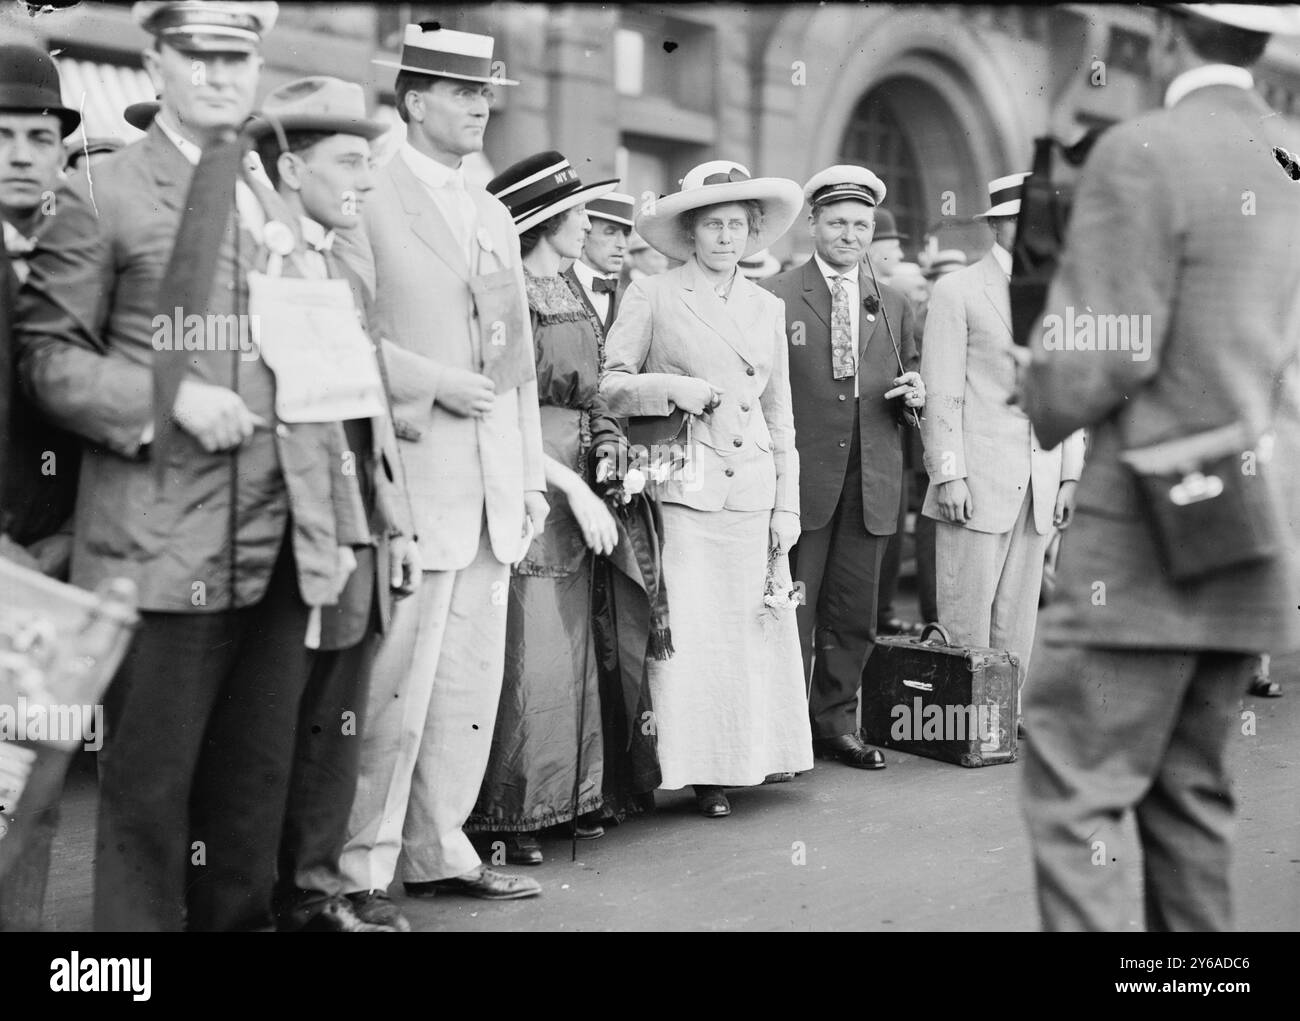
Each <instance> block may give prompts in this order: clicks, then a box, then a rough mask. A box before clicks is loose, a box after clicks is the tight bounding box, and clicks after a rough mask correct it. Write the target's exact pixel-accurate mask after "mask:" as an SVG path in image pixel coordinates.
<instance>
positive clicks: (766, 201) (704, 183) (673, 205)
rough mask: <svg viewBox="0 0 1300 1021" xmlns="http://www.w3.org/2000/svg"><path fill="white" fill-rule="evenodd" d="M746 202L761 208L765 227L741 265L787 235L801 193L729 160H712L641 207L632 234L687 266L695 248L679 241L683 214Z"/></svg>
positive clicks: (749, 244) (755, 234) (792, 185)
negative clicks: (675, 187) (679, 185)
mask: <svg viewBox="0 0 1300 1021" xmlns="http://www.w3.org/2000/svg"><path fill="white" fill-rule="evenodd" d="M749 201H753V202H757V203H759V205H760V206H761V207H762V210H763V222H762V223H761V224H760V226H759V229H758V230H757V231H755V232H752V233H751V234H750V235H749V240H748V241H747V242H746V244H745V250H744V251H743V252H741V258H742V259H743V258H745V257H746V256H749V255H753V254H754V253H755V252H759V251H762V250H763V249H764V248H769V247H771V245H772V243H773V242H774V241H776V240H777V239H778V238H779V237H781V235H782V234H784V233H785V232H786V231H788V230H789V229H790V226H791V225H792V224H793V223H794V221H795V218H796V217H798V215H799V210H800V209H802V208H803V189H802V188H801V187H800V186H799V185H798V184H797V183H796V182H795V181H791V180H789V179H788V178H785V177H750V176H749V170H748V169H746V168H745V167H744V166H742V165H741V164H739V163H734V162H732V161H731V160H710V161H709V162H708V163H701V164H700V165H699V166H698V167H695V168H693V169H692V170H690V171H689V172H688V173H687V175H686V176H685V177H683V178H682V189H681V191H677V192H673V194H671V195H664V196H662V197H660V198H658V199H655V200H654V201H653V202H647V203H645V204H644V205H643V206H642V207H641V211H640V212H639V213H638V214H637V217H636V231H637V233H638V234H640V235H641V237H643V238H644V239H645V240H646V243H647V244H648V245H650V247H651V248H653V249H655V250H656V251H658V252H662V253H663V254H664V255H666V256H668V258H670V259H677V260H678V261H680V262H686V261H687V260H688V259H690V257H691V255H692V253H693V252H694V246H693V245H692V244H691V242H690V241H689V240H688V239H687V238H686V237H684V236H683V235H682V231H681V225H680V222H679V221H680V218H681V215H682V214H683V213H687V212H689V211H691V210H692V209H703V208H705V207H706V206H716V205H721V204H723V203H726V202H749Z"/></svg>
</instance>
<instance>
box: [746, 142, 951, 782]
mask: <svg viewBox="0 0 1300 1021" xmlns="http://www.w3.org/2000/svg"><path fill="white" fill-rule="evenodd" d="M884 197H885V185H884V183H883V182H882V181H881V180H880V178H878V177H877V176H876V175H875V174H873V173H872V172H871V171H870V170H867V169H866V168H864V167H854V166H835V167H830V168H829V169H827V170H823V171H822V172H821V173H819V174H817V175H815V176H814V177H813V178H812V180H810V181H809V182H808V183H807V184H806V185H805V186H804V198H805V199H806V200H807V201H808V204H809V205H810V206H811V210H812V211H811V212H810V214H809V217H808V222H809V232H810V234H811V235H812V238H813V241H814V244H815V246H816V252H815V253H814V254H813V257H812V258H811V259H809V260H808V261H807V262H806V263H804V264H803V265H802V266H796V267H794V268H793V269H790V270H787V271H786V272H784V273H780V274H778V275H777V276H774V277H771V278H770V279H768V280H764V281H763V282H762V284H761V285H760V286H762V287H765V288H767V289H768V290H770V291H771V292H772V293H773V294H775V295H776V296H777V297H779V298H781V299H782V300H783V301H784V302H785V315H786V334H787V339H788V341H789V344H790V392H791V396H792V399H793V401H794V421H795V444H796V446H797V448H798V450H799V462H800V465H801V466H802V472H801V476H800V482H799V506H800V517H801V521H800V523H801V526H802V529H803V532H802V535H801V537H800V539H799V542H798V543H797V544H796V545H795V547H794V549H793V550H792V551H791V554H790V566H791V570H792V571H793V573H794V580H795V584H796V585H797V586H802V589H803V596H804V604H803V605H801V606H800V607H799V609H798V611H797V617H798V622H799V641H800V644H801V646H802V648H803V656H804V668H805V671H806V673H807V675H808V677H809V682H810V684H811V692H810V695H809V705H808V709H809V713H810V715H811V717H812V732H813V748H814V751H816V753H817V754H818V755H820V756H822V757H823V758H831V759H835V760H837V761H840V762H843V763H845V764H846V765H849V766H854V767H856V768H858V769H883V768H884V767H885V759H884V756H883V755H881V754H880V752H879V751H876V750H875V749H869V748H867V747H866V746H864V745H863V744H862V741H861V740H860V738H859V737H858V724H857V709H858V689H859V686H860V685H861V680H862V669H863V667H864V666H865V665H866V662H867V657H868V656H869V655H870V654H871V650H872V648H873V647H874V643H875V639H876V632H875V626H876V599H877V595H878V582H877V579H878V578H879V576H880V564H881V558H882V557H883V556H884V552H885V544H886V542H887V541H888V539H889V536H891V535H893V534H894V532H895V530H896V529H897V527H898V508H899V502H900V500H901V499H902V482H903V428H904V426H903V424H902V422H903V408H902V405H906V407H908V408H921V407H924V405H925V387H924V384H923V383H922V382H921V376H920V373H919V372H917V371H916V369H917V366H918V364H919V359H918V356H917V353H916V344H915V342H914V340H913V335H912V333H913V328H912V310H911V307H910V306H909V304H908V302H907V299H906V298H904V297H903V295H902V294H900V293H899V292H898V291H895V290H893V289H892V288H890V287H887V286H883V285H882V286H881V288H880V297H879V298H877V296H876V290H875V287H874V286H873V284H872V278H871V276H870V275H869V274H868V273H867V271H866V270H865V269H864V268H863V265H862V260H863V258H864V256H865V255H866V253H867V247H868V245H869V244H870V242H871V237H872V231H873V229H874V226H875V214H876V207H877V206H878V205H879V204H880V202H882V201H883V200H884ZM881 299H883V303H882V300H881ZM886 320H888V321H886ZM891 327H892V332H891ZM895 343H897V345H898V346H897V348H895ZM900 361H901V363H902V365H903V367H904V371H901V374H900V368H899V363H900ZM913 413H915V412H913Z"/></svg>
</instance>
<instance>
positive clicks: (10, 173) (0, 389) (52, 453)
mask: <svg viewBox="0 0 1300 1021" xmlns="http://www.w3.org/2000/svg"><path fill="white" fill-rule="evenodd" d="M59 95H60V94H59V74H58V70H57V69H56V68H55V66H54V61H53V60H52V59H51V58H50V56H49V54H47V53H46V52H45V51H44V50H42V49H40V48H38V47H36V46H32V45H30V44H27V43H12V44H5V45H3V46H0V226H2V227H3V229H4V243H3V246H0V252H2V253H3V254H0V556H3V557H5V558H6V559H9V560H13V561H14V562H16V563H19V564H22V565H23V566H24V567H29V568H31V569H32V570H39V571H43V572H44V573H46V574H50V575H53V576H56V577H59V576H64V577H66V568H67V559H68V558H67V547H68V545H69V542H68V536H67V534H66V532H64V531H63V527H62V526H63V525H64V522H66V521H67V520H68V519H69V518H70V517H71V514H72V503H73V500H74V499H75V494H76V475H77V457H78V454H79V450H78V444H77V443H76V441H75V438H74V437H72V436H70V435H68V434H67V433H64V432H62V431H61V430H57V429H54V428H52V427H51V426H50V425H49V424H48V423H47V422H45V421H43V420H42V419H41V416H40V415H39V414H38V413H37V412H36V411H35V409H34V408H33V407H32V406H31V403H30V402H29V401H28V400H27V399H26V398H25V397H24V396H23V394H22V391H21V390H20V388H19V387H18V379H17V372H16V357H15V350H14V346H13V329H14V327H15V325H16V323H15V318H16V309H15V305H16V300H17V293H18V286H19V283H20V281H21V280H22V279H25V278H26V276H27V272H28V267H27V256H28V254H29V253H30V252H31V250H32V249H33V248H34V247H35V244H36V237H37V236H38V235H39V234H40V233H41V232H42V231H43V230H44V228H45V226H46V224H47V222H48V221H49V219H50V218H51V217H52V216H53V214H54V213H55V212H57V210H58V205H59V199H60V195H61V192H62V186H61V184H60V174H59V170H60V167H61V165H62V162H63V161H62V153H63V144H62V140H63V138H64V137H65V136H67V135H69V134H71V133H72V132H74V131H75V130H76V129H77V126H78V124H79V123H80V121H81V115H80V114H78V113H77V111H75V110H70V109H68V108H67V107H65V106H63V104H62V101H61V100H60V98H59ZM19 744H21V745H23V746H25V747H27V748H28V749H30V750H31V751H33V752H35V754H36V757H35V759H33V760H32V764H31V772H30V773H29V774H28V777H27V781H26V784H25V786H24V793H23V795H22V800H21V801H20V802H19V804H17V805H14V804H8V803H6V801H7V799H6V798H5V796H4V795H3V794H0V841H2V842H0V931H36V930H37V929H39V928H40V920H41V907H42V902H43V900H44V897H45V882H46V876H47V875H48V872H49V864H50V847H51V845H52V844H53V841H54V833H55V830H56V829H57V828H58V820H59V797H60V795H61V793H62V790H63V776H64V773H65V772H66V770H67V767H68V763H69V760H70V759H71V753H70V752H67V751H64V750H62V749H61V748H56V747H54V746H53V745H50V744H45V743H40V742H35V741H31V742H27V741H24V742H19ZM0 751H3V750H0ZM4 817H7V818H8V821H7V822H6V820H5V818H4ZM6 830H7V832H6Z"/></svg>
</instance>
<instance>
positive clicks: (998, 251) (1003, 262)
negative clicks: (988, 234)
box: [992, 241, 1011, 278]
mask: <svg viewBox="0 0 1300 1021" xmlns="http://www.w3.org/2000/svg"><path fill="white" fill-rule="evenodd" d="M992 251H993V258H994V259H995V260H996V261H997V264H998V269H1000V270H1002V273H1003V275H1004V276H1006V277H1008V278H1010V276H1011V253H1010V252H1008V251H1007V250H1006V249H1005V248H1003V247H1002V246H1001V245H1000V244H998V243H997V242H996V241H994V242H993V249H992Z"/></svg>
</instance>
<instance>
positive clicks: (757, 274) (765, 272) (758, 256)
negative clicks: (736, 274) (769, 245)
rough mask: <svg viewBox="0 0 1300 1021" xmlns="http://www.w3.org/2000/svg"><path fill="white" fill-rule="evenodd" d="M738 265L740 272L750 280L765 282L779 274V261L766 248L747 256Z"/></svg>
mask: <svg viewBox="0 0 1300 1021" xmlns="http://www.w3.org/2000/svg"><path fill="white" fill-rule="evenodd" d="M739 265H740V272H741V273H743V274H744V275H745V276H746V278H748V279H750V280H766V279H767V278H768V277H774V276H776V275H777V274H778V273H780V272H781V263H780V260H778V259H777V257H776V256H775V255H773V254H772V253H771V252H769V251H768V250H767V249H766V248H764V249H763V250H762V251H761V252H755V253H754V254H753V255H747V256H746V257H745V258H743V259H741V260H740V263H739Z"/></svg>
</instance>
